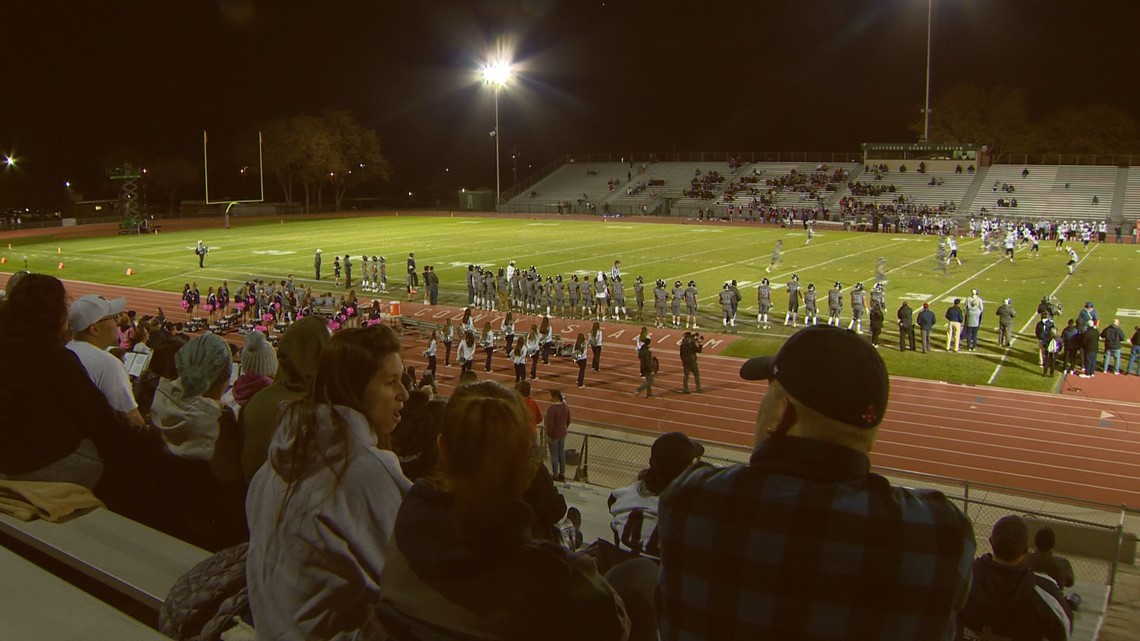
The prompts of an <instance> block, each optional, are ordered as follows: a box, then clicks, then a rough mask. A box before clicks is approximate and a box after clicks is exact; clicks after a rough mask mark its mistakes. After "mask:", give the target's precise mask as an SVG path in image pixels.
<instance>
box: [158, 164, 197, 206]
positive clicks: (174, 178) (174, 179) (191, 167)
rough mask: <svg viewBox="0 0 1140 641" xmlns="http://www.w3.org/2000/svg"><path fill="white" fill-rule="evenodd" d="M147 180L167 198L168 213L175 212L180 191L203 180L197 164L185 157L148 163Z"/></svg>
mask: <svg viewBox="0 0 1140 641" xmlns="http://www.w3.org/2000/svg"><path fill="white" fill-rule="evenodd" d="M147 180H148V181H149V182H150V184H151V185H153V186H154V188H155V189H156V190H157V191H159V192H160V193H161V194H163V195H164V196H166V199H167V211H168V212H173V211H174V202H175V200H176V199H177V197H178V191H179V190H180V189H182V188H183V187H186V186H188V185H192V184H194V183H196V182H198V181H200V180H201V172H200V171H199V169H198V165H197V163H194V162H192V161H191V160H189V159H188V158H186V157H184V156H174V155H165V156H159V157H157V158H155V159H153V160H151V161H150V162H148V163H147Z"/></svg>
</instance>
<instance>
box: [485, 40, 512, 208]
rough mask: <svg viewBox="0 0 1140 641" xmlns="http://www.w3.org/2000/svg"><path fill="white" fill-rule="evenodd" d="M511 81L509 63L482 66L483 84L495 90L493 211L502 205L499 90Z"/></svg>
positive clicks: (500, 62)
mask: <svg viewBox="0 0 1140 641" xmlns="http://www.w3.org/2000/svg"><path fill="white" fill-rule="evenodd" d="M510 79H511V63H509V62H506V61H503V60H497V61H494V62H491V63H488V64H486V65H483V82H484V83H486V84H489V85H491V86H492V87H493V88H494V89H495V129H494V130H492V131H491V137H492V138H494V139H495V211H499V205H500V204H501V203H502V191H501V188H502V182H501V173H500V171H499V90H500V89H502V88H503V87H505V86H506V85H507V82H508V81H509V80H510Z"/></svg>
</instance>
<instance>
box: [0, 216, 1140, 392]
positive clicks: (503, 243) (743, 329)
mask: <svg viewBox="0 0 1140 641" xmlns="http://www.w3.org/2000/svg"><path fill="white" fill-rule="evenodd" d="M211 223H212V225H213V226H212V227H207V228H203V229H196V230H193V231H171V232H164V233H162V234H155V235H143V236H133V235H132V236H118V235H107V236H101V237H95V238H76V239H61V240H60V239H44V238H42V237H38V238H24V239H20V238H13V239H10V242H11V243H12V249H10V250H9V249H7V248H6V247H7V242H9V241H8V239H5V241H6V242H5V244H4V248H0V256H5V257H6V258H7V264H6V265H4V267H3V268H0V269H7V270H9V271H15V270H17V269H20V268H22V266H23V260H24V257H25V256H26V257H27V263H28V267H29V269H31V270H32V271H41V272H45V273H51V274H61V272H59V271H58V270H57V264H58V263H59V262H63V263H65V266H66V269H65V271H64V272H62V274H61V275H63V276H65V277H66V278H73V279H79V280H88V281H93V282H103V283H109V284H116V285H124V286H131V287H140V288H149V289H159V290H166V291H181V288H182V285H183V284H184V283H186V282H190V281H197V282H198V284H199V286H200V287H201V290H202V292H203V294H204V293H205V291H206V288H207V287H208V286H210V285H214V286H216V285H217V284H218V283H220V282H221V281H222V280H223V279H228V280H229V281H230V284H231V287H233V285H234V283H235V281H236V282H241V281H244V280H248V279H251V278H265V279H270V278H274V279H281V278H284V277H285V276H286V274H290V273H291V274H293V275H294V276H295V278H296V279H297V280H298V281H299V282H301V283H303V284H306V285H314V286H315V285H317V283H316V281H315V280H313V267H312V263H313V253H314V251H315V250H316V249H317V248H320V249H321V250H322V252H323V256H324V270H323V275H324V276H325V280H323V281H322V282H321V283H320V285H321V286H320V287H319V288H318V287H314V291H320V292H323V291H329V290H331V289H332V283H331V281H330V280H329V277H330V276H331V275H332V259H333V256H334V255H339V256H343V255H344V254H346V253H348V254H350V255H352V256H353V261H354V264H355V265H356V266H357V269H356V270H354V277H355V279H356V280H357V281H359V278H360V274H359V259H360V256H362V255H364V254H367V255H369V256H372V255H374V254H375V255H383V256H385V257H386V258H387V261H388V265H389V269H388V274H389V282H390V284H395V285H397V286H398V285H400V284H402V282H403V275H404V270H405V267H404V264H405V259H406V258H407V255H408V252H413V251H414V252H415V253H416V259H417V266H418V267H419V269H420V270H422V268H423V266H424V265H433V266H434V267H435V268H436V271H437V273H438V274H439V277H440V280H441V282H442V291H441V303H444V304H453V305H462V304H463V303H465V301H466V287H465V280H464V273H465V272H466V269H467V266H468V265H469V264H477V265H483V266H484V267H500V266H504V265H506V263H507V261H509V260H515V261H516V264H518V265H519V266H521V267H524V268H525V267H528V266H530V265H535V266H537V267H538V269H539V272H540V273H541V274H543V275H544V276H552V275H555V274H562V275H563V277H564V278H569V276H570V275H571V274H574V273H578V274H582V275H586V274H593V273H595V272H596V271H598V270H608V269H609V267H610V266H611V265H612V264H613V261H614V260H615V259H620V260H621V261H622V271H623V273H624V274H625V278H626V283H627V295H628V297H629V299H630V303H632V288H631V286H630V285H631V284H632V281H633V277H635V276H638V275H640V276H643V277H644V278H645V281H646V283H647V285H648V287H649V288H652V283H653V282H654V281H655V280H656V279H657V278H662V279H664V280H666V282H668V283H672V282H673V281H675V280H682V281H684V282H688V281H689V280H690V279H692V280H695V281H696V282H697V285H698V287H699V288H700V292H701V317H702V328H703V329H704V330H706V331H716V330H718V329H719V328H720V319H719V305H717V304H716V296H717V293H718V292H719V290H720V288H721V285H722V284H723V283H724V282H725V281H726V280H729V279H734V278H735V279H736V280H737V281H738V283H739V285H740V288H741V292H742V294H743V296H744V301H743V303H742V306H741V309H740V312H739V315H738V322H739V325H740V334H739V337H738V340H737V341H736V342H735V343H734V344H733V345H732V346H730V347H729V348H728V349H727V350H726V351H725V354H726V355H730V356H750V355H755V354H758V353H772V352H774V351H775V350H777V349H778V348H779V345H780V344H781V343H782V341H783V340H784V339H785V338H786V337H787V336H788V335H790V334H791V332H792V329H791V328H785V327H783V326H782V322H783V311H784V309H785V307H786V302H787V298H786V294H785V293H784V290H783V285H784V284H785V283H786V282H787V281H788V279H789V278H790V277H791V275H792V274H793V273H796V274H798V275H799V277H800V282H801V283H802V284H803V285H804V286H805V287H806V285H807V284H808V283H814V284H815V285H816V288H817V289H818V290H820V305H819V307H820V311H821V312H823V313H824V314H826V290H827V289H828V288H830V287H831V286H832V285H833V284H834V283H835V281H839V282H841V283H843V286H844V289H845V301H844V312H845V313H848V312H849V302H848V300H847V297H846V292H847V291H849V289H850V287H852V286H853V285H854V284H855V283H856V282H863V283H864V286H865V287H867V288H868V289H870V287H871V286H872V285H873V283H874V282H875V280H874V274H875V267H876V264H877V262H878V259H879V257H883V258H886V260H887V269H888V278H889V282H888V283H887V286H886V291H887V307H888V312H887V319H886V323H885V326H886V327H885V331H884V333H883V337H882V348H881V354H882V356H883V358H884V360H885V361H886V363H887V366H888V368H889V370H890V372H891V373H892V374H894V375H901V376H911V377H917V378H926V379H933V380H941V381H947V382H954V383H967V384H977V385H984V384H993V385H998V386H1001V387H1009V388H1015V389H1026V390H1036V391H1053V388H1054V387H1055V386H1056V384H1057V379H1049V378H1045V377H1042V376H1041V373H1040V369H1039V368H1038V367H1037V355H1036V343H1035V342H1034V340H1033V339H1032V330H1033V323H1034V322H1035V320H1036V318H1035V315H1034V311H1035V310H1036V306H1037V303H1038V301H1040V299H1041V297H1042V296H1043V295H1046V294H1055V295H1056V296H1057V297H1058V298H1059V299H1060V300H1061V301H1062V302H1063V304H1064V310H1065V313H1064V315H1063V318H1070V317H1075V315H1076V312H1077V311H1078V310H1079V309H1080V308H1081V306H1083V304H1084V302H1085V301H1087V300H1091V301H1094V302H1095V303H1096V306H1097V309H1098V310H1099V312H1100V315H1101V318H1102V321H1103V322H1111V320H1112V319H1113V318H1114V317H1117V316H1120V318H1121V323H1122V326H1123V327H1124V328H1125V333H1126V334H1128V335H1131V333H1132V328H1133V326H1134V325H1136V324H1140V318H1137V317H1136V315H1140V312H1138V311H1134V310H1138V309H1140V286H1138V283H1137V281H1136V279H1135V275H1136V274H1137V273H1138V266H1140V255H1138V252H1140V249H1138V248H1137V247H1136V246H1134V245H1127V244H1125V245H1116V244H1112V243H1106V244H1103V245H1098V244H1096V243H1093V244H1091V245H1090V246H1089V249H1090V251H1088V252H1085V251H1083V250H1081V249H1080V245H1079V243H1077V247H1078V251H1079V253H1080V254H1081V263H1080V265H1079V267H1078V269H1077V272H1076V274H1074V275H1073V276H1068V274H1067V270H1066V267H1065V262H1066V260H1067V259H1066V258H1065V254H1064V253H1063V252H1060V253H1058V252H1056V251H1055V250H1054V244H1053V243H1051V242H1043V243H1042V245H1041V257H1040V258H1036V259H1034V258H1028V257H1027V252H1025V251H1024V249H1019V251H1018V253H1017V257H1016V260H1015V261H1014V262H1012V263H1011V262H1009V261H1008V260H1004V259H1002V258H1001V257H999V256H998V255H996V254H994V255H985V254H983V253H981V251H980V248H979V241H978V240H977V239H970V238H965V239H962V241H961V242H960V251H959V254H960V255H961V258H962V262H963V265H961V266H958V265H952V266H951V268H950V275H949V277H946V276H943V275H942V273H941V272H940V271H938V270H936V269H935V263H934V250H935V244H936V241H935V239H934V238H933V237H929V236H915V235H910V234H869V233H858V232H841V231H830V230H821V231H819V232H818V233H817V234H816V236H815V240H814V241H813V242H812V244H811V245H810V246H805V244H804V242H805V240H806V236H805V234H804V232H803V230H802V229H799V228H790V229H782V228H779V227H775V226H771V225H763V226H761V225H756V226H726V225H718V224H715V223H710V224H684V225H682V224H676V225H672V224H651V223H647V222H638V221H636V219H617V220H612V219H611V220H608V221H604V220H601V219H599V220H593V221H581V220H562V219H559V218H558V217H536V218H528V219H517V218H499V217H493V216H485V217H455V218H445V217H437V216H406V215H405V216H377V217H362V216H361V217H353V218H340V219H323V220H289V219H285V220H278V219H273V220H272V221H270V220H252V221H241V222H240V224H237V225H235V226H234V227H232V228H230V229H222V228H221V224H220V221H216V222H214V221H211ZM198 239H201V240H203V241H204V242H205V243H206V244H207V245H208V246H209V247H210V254H209V256H208V257H207V259H206V267H205V269H199V268H198V263H197V257H196V256H195V255H194V252H193V248H194V244H195V241H196V240H198ZM778 239H783V241H784V254H783V262H782V264H781V265H779V266H778V267H777V268H775V269H773V270H772V273H771V274H765V273H764V268H765V267H767V266H768V263H769V259H770V256H771V253H772V248H773V246H774V245H775V242H776V240H778ZM128 268H130V269H131V270H132V272H133V275H130V276H128V275H127V269H128ZM766 275H767V276H768V278H769V279H770V280H771V283H772V286H773V312H774V313H773V314H772V315H771V317H772V319H773V320H775V321H776V323H775V324H773V327H772V329H771V330H768V331H765V332H760V331H759V330H757V329H756V322H755V320H756V302H755V301H756V294H755V291H756V290H755V287H756V284H757V283H758V282H759V280H760V279H761V278H763V277H764V276H766ZM972 288H977V289H978V290H979V291H980V293H981V296H982V298H983V299H984V300H985V301H986V311H985V316H984V317H983V323H982V330H981V336H980V339H979V343H980V348H979V350H978V351H977V352H974V353H958V354H951V353H946V352H944V351H941V350H937V351H935V352H932V353H930V354H925V355H924V354H921V353H910V352H907V353H901V352H899V351H898V349H897V345H898V334H897V332H896V331H895V327H894V318H895V317H894V314H895V310H897V309H898V307H899V305H900V304H901V300H902V298H907V299H910V300H911V306H912V307H915V308H916V311H917V309H918V308H919V307H921V302H922V301H925V300H929V301H931V308H932V309H933V310H934V311H935V314H936V316H937V317H938V320H939V326H938V327H936V328H935V337H932V343H933V344H935V345H937V344H939V343H941V344H942V346H943V347H944V346H945V342H944V336H943V333H942V329H943V327H944V321H943V318H942V316H943V313H944V312H945V309H946V307H948V306H949V300H950V299H952V298H955V297H961V298H964V297H965V296H966V295H968V294H969V292H970V290H971V289H972ZM647 293H649V292H647ZM1007 297H1008V298H1012V299H1013V305H1014V308H1015V309H1016V310H1017V319H1016V322H1015V325H1014V327H1015V330H1017V331H1018V335H1017V339H1016V340H1015V342H1014V344H1013V347H1012V348H1010V349H1004V348H998V347H997V345H996V340H997V339H996V326H997V318H996V316H995V315H994V314H995V310H996V309H997V306H998V305H999V304H1001V300H1002V299H1003V298H1007ZM650 298H651V295H650ZM651 304H652V303H650V305H651ZM864 331H865V333H866V331H867V330H866V325H865V326H864ZM936 339H937V340H936ZM820 365H821V366H826V365H827V364H826V363H821V364H820Z"/></svg>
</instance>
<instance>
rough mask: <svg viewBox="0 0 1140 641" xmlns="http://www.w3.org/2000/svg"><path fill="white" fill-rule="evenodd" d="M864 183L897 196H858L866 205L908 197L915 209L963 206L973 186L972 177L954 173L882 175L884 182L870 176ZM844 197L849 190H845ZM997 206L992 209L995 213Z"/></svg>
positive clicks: (860, 179) (861, 179)
mask: <svg viewBox="0 0 1140 641" xmlns="http://www.w3.org/2000/svg"><path fill="white" fill-rule="evenodd" d="M932 178H933V179H936V180H937V179H941V180H942V181H943V182H942V184H941V185H931V184H930V180H931V179H932ZM856 180H857V181H860V182H863V183H874V182H878V183H881V184H882V185H894V186H895V193H893V194H891V193H884V194H880V195H879V196H874V197H872V196H855V198H858V199H859V200H861V201H863V202H865V203H890V202H893V201H895V200H897V199H898V197H899V196H906V197H907V198H908V199H909V200H910V202H912V203H913V204H915V205H928V206H935V205H941V204H943V203H955V204H956V205H961V204H962V201H963V199H964V198H965V197H966V192H967V191H968V190H969V189H970V184H971V183H973V182H974V176H973V175H972V174H965V173H962V174H955V173H954V172H952V171H942V172H934V171H928V172H925V173H921V174H920V173H918V172H917V171H907V172H904V173H898V172H889V173H886V174H883V179H882V180H881V181H875V174H874V173H873V172H867V173H865V174H863V175H862V176H861V178H859V179H856ZM844 193H845V194H846V193H847V190H846V189H844ZM994 207H996V204H995V205H993V206H990V207H989V208H990V209H991V210H992V209H993V208H994Z"/></svg>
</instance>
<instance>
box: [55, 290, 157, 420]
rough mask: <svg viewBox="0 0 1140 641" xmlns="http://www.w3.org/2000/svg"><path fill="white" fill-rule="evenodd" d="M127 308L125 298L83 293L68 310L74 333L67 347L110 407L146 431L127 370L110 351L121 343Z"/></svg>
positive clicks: (72, 332) (70, 324) (69, 322)
mask: <svg viewBox="0 0 1140 641" xmlns="http://www.w3.org/2000/svg"><path fill="white" fill-rule="evenodd" d="M126 307H127V299H125V298H116V299H114V300H107V299H106V298H103V297H102V296H97V295H95V294H87V295H86V296H81V297H80V298H79V299H77V300H76V301H75V302H73V303H72V304H71V307H70V309H68V311H67V320H68V325H69V326H70V328H71V335H72V340H71V341H70V342H68V343H67V349H70V350H71V351H73V352H75V355H76V356H78V357H79V362H80V363H82V364H83V369H85V370H87V375H88V376H90V377H91V380H92V381H93V382H94V383H95V386H96V387H98V388H99V391H101V392H103V395H104V396H105V397H107V402H108V403H110V405H111V407H112V408H114V410H115V411H116V412H118V413H119V415H120V416H122V417H123V418H124V419H125V420H126V422H127V423H128V424H130V425H131V426H132V427H134V428H136V429H139V430H145V429H146V422H145V421H144V420H143V417H142V414H141V413H140V412H139V406H138V403H136V402H135V394H134V389H133V388H132V386H131V379H130V376H128V375H127V369H126V368H125V367H124V366H123V361H121V360H119V359H118V358H116V357H115V356H113V355H112V354H111V353H109V352H108V351H107V348H109V347H112V346H114V345H117V344H118V338H117V332H118V330H119V326H118V321H119V317H120V316H121V315H122V313H123V310H125V309H126Z"/></svg>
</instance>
